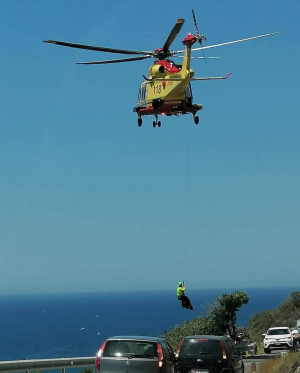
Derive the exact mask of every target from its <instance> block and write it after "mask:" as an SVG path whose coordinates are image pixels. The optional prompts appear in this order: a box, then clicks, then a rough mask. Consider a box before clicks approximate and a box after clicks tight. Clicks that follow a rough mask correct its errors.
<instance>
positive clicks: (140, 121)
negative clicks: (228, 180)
mask: <svg viewBox="0 0 300 373" xmlns="http://www.w3.org/2000/svg"><path fill="white" fill-rule="evenodd" d="M142 123H143V120H142V118H138V126H139V127H141V126H142Z"/></svg>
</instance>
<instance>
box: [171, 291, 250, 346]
mask: <svg viewBox="0 0 300 373" xmlns="http://www.w3.org/2000/svg"><path fill="white" fill-rule="evenodd" d="M248 301H249V296H248V295H247V294H245V293H243V292H241V291H236V292H234V293H232V294H223V295H222V296H221V297H218V298H217V299H216V302H215V304H214V305H212V306H211V311H210V313H209V315H207V316H205V315H202V316H199V317H196V318H195V319H193V320H190V321H186V322H184V323H182V324H181V325H178V326H175V327H174V328H173V329H172V330H170V331H169V332H166V333H165V335H164V337H165V338H166V339H167V340H168V341H169V343H170V344H171V346H172V348H173V349H174V350H176V349H177V347H178V345H179V343H180V341H181V340H182V339H183V338H184V337H186V336H188V335H225V334H229V335H231V336H232V337H233V338H235V335H236V327H235V324H236V316H237V312H238V310H239V309H240V307H241V306H242V305H243V304H246V303H248Z"/></svg>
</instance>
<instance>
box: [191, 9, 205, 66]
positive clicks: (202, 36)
mask: <svg viewBox="0 0 300 373" xmlns="http://www.w3.org/2000/svg"><path fill="white" fill-rule="evenodd" d="M192 14H193V20H194V25H195V29H196V35H195V36H196V39H197V41H198V42H199V44H200V45H201V47H202V42H203V40H205V41H206V40H207V39H206V37H205V36H204V35H202V34H200V32H199V29H198V25H197V20H196V16H195V12H194V9H192ZM202 54H203V58H204V60H205V63H206V65H207V61H206V57H205V54H204V51H203V49H202Z"/></svg>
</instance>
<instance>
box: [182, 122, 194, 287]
mask: <svg viewBox="0 0 300 373" xmlns="http://www.w3.org/2000/svg"><path fill="white" fill-rule="evenodd" d="M191 123H192V118H191V117H190V125H189V134H188V154H187V175H186V198H185V222H184V239H183V270H182V279H183V282H184V278H185V260H186V237H187V219H188V199H189V180H190V153H191V128H192V126H191Z"/></svg>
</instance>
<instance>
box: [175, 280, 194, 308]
mask: <svg viewBox="0 0 300 373" xmlns="http://www.w3.org/2000/svg"><path fill="white" fill-rule="evenodd" d="M184 292H185V287H184V283H182V282H178V285H177V298H178V300H180V301H181V305H182V307H183V308H186V309H188V310H194V309H195V308H194V307H193V306H192V304H191V301H190V299H189V297H187V296H186V295H185V294H184Z"/></svg>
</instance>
